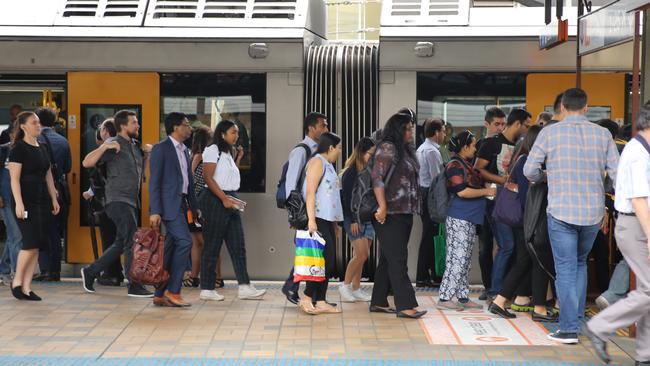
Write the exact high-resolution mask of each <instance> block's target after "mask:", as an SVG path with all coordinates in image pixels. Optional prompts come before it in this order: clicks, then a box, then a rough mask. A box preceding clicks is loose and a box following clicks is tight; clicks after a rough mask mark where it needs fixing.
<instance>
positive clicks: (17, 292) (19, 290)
mask: <svg viewBox="0 0 650 366" xmlns="http://www.w3.org/2000/svg"><path fill="white" fill-rule="evenodd" d="M10 287H11V286H10ZM11 294H12V295H14V297H15V298H16V299H18V300H25V299H26V298H27V295H25V294H24V293H23V286H16V287H11Z"/></svg>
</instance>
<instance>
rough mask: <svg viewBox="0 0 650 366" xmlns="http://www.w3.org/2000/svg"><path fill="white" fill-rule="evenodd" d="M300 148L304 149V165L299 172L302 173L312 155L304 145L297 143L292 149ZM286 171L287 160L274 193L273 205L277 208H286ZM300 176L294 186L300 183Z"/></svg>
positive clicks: (287, 166) (287, 167) (309, 149)
mask: <svg viewBox="0 0 650 366" xmlns="http://www.w3.org/2000/svg"><path fill="white" fill-rule="evenodd" d="M296 147H302V148H303V149H305V153H306V155H307V156H306V158H305V165H303V166H302V169H301V171H304V169H305V166H306V165H307V162H308V161H309V158H311V156H312V153H311V148H310V147H309V146H307V145H306V144H303V143H299V144H298V145H296V146H295V147H294V149H295V148H296ZM287 169H289V161H288V160H287V162H286V163H284V165H283V166H282V174H281V175H280V181H279V182H278V185H277V191H276V192H275V203H276V206H277V207H278V208H282V209H284V208H286V204H287V188H286V182H287ZM301 178H302V176H301V175H299V176H298V182H296V186H297V185H298V184H299V183H300V180H301Z"/></svg>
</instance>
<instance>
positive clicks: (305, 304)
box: [298, 300, 320, 315]
mask: <svg viewBox="0 0 650 366" xmlns="http://www.w3.org/2000/svg"><path fill="white" fill-rule="evenodd" d="M298 307H299V308H300V310H302V311H303V312H304V313H306V314H309V315H318V314H320V313H319V312H318V309H316V308H315V307H314V305H313V304H312V303H311V301H305V300H300V302H299V303H298Z"/></svg>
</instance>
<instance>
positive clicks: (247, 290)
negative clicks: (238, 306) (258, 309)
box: [237, 284, 266, 300]
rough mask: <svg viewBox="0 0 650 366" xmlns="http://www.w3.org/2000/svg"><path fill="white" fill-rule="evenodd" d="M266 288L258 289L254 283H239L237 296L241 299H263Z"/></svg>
mask: <svg viewBox="0 0 650 366" xmlns="http://www.w3.org/2000/svg"><path fill="white" fill-rule="evenodd" d="M265 293H266V290H258V289H256V288H255V286H253V285H252V284H248V285H239V293H238V294H237V297H238V298H239V299H241V300H261V299H262V296H264V294H265Z"/></svg>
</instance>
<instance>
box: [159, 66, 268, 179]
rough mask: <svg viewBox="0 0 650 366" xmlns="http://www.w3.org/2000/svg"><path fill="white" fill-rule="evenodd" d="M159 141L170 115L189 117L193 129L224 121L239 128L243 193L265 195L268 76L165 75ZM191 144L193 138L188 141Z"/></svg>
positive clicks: (162, 137) (238, 74)
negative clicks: (175, 113) (228, 121)
mask: <svg viewBox="0 0 650 366" xmlns="http://www.w3.org/2000/svg"><path fill="white" fill-rule="evenodd" d="M160 91H161V98H162V106H161V107H162V111H161V122H160V139H161V140H162V139H164V138H165V137H166V136H167V134H166V133H165V126H164V120H165V117H166V116H167V115H168V114H169V113H171V112H182V113H185V114H187V115H188V117H189V119H190V123H191V124H192V126H193V127H194V128H197V127H199V126H207V127H210V128H211V129H213V130H214V128H215V127H216V126H217V124H218V123H219V122H220V121H222V120H226V119H227V120H230V121H233V122H234V123H235V124H237V126H238V127H239V141H238V142H237V145H239V146H241V147H242V148H243V149H244V157H243V159H242V162H241V165H240V172H241V177H242V180H241V188H240V192H264V191H265V187H264V185H265V179H264V177H265V174H266V74H248V73H246V74H243V73H223V74H162V75H161V86H160ZM186 144H187V145H188V146H190V145H191V139H189V140H188V141H186Z"/></svg>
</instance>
